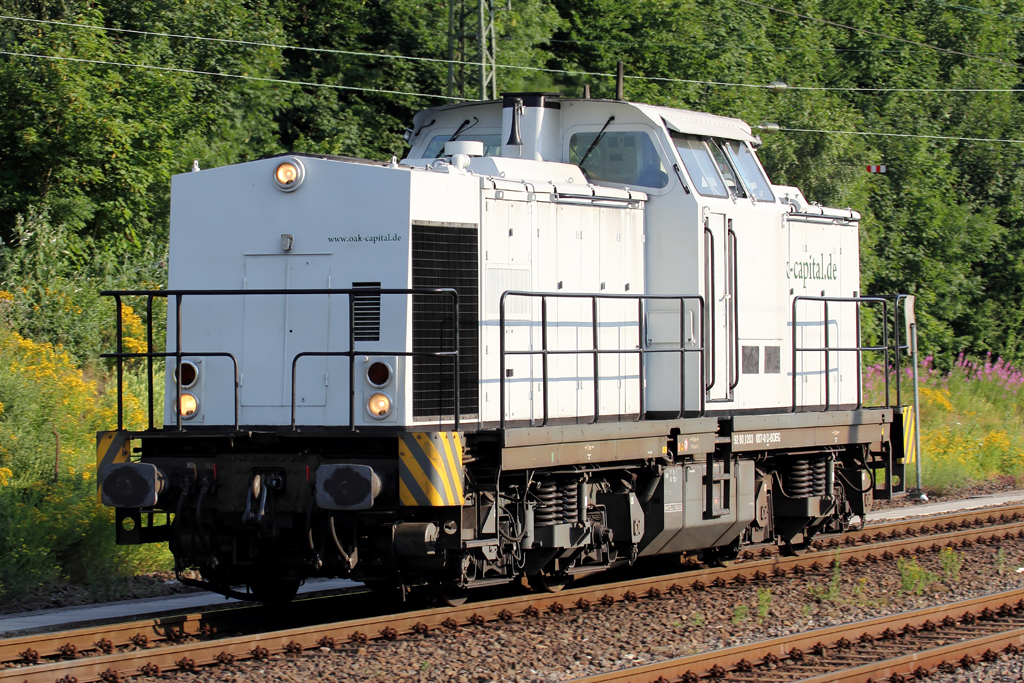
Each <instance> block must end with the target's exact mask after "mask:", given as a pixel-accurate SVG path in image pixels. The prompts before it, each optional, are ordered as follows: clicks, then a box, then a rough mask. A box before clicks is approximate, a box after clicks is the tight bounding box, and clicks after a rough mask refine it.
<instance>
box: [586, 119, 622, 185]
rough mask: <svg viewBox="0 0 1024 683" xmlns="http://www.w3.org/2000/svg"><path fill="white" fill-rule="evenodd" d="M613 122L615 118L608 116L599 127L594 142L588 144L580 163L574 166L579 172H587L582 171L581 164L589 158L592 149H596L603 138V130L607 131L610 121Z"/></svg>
mask: <svg viewBox="0 0 1024 683" xmlns="http://www.w3.org/2000/svg"><path fill="white" fill-rule="evenodd" d="M614 120H615V117H614V116H609V117H608V120H607V121H605V122H604V125H603V126H601V130H599V131H598V133H597V137H596V138H594V141H593V142H592V143H590V147H588V148H587V153H586V154H584V155H583V158H582V159H580V161H579V163H578V164H576V165H577V166H579V167H580V170H581V171H583V172H584V173H586V172H587V171H586V169H584V168H583V163H584V162H585V161H586V160H587V157H589V156H590V153H591V152H593V151H594V148H595V147H597V143H599V142H601V138H603V137H604V132H605V130H607V129H608V125H609V124H610V123H611V122H612V121H614Z"/></svg>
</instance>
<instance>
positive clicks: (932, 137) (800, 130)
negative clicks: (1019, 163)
mask: <svg viewBox="0 0 1024 683" xmlns="http://www.w3.org/2000/svg"><path fill="white" fill-rule="evenodd" d="M779 130H780V131H784V132H787V133H832V134H834V135H877V136H880V137H887V138H924V139H928V140H956V141H965V142H1007V143H1014V144H1021V145H1024V140H1014V139H1006V138H972V137H964V136H958V135H922V134H918V133H879V132H874V131H859V130H825V129H820V128H783V127H781V126H780V127H779Z"/></svg>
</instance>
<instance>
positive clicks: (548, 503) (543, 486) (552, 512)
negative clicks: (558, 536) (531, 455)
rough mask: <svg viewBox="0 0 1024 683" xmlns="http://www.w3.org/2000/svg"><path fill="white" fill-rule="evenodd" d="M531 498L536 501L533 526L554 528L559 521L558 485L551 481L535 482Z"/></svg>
mask: <svg viewBox="0 0 1024 683" xmlns="http://www.w3.org/2000/svg"><path fill="white" fill-rule="evenodd" d="M533 497H534V498H536V499H537V501H538V503H537V506H536V507H535V508H534V511H533V525H534V526H554V525H555V524H558V523H559V521H560V520H561V506H560V505H559V502H558V485H557V484H556V483H555V482H554V481H553V480H551V479H548V480H547V481H538V482H535V483H534V485H533Z"/></svg>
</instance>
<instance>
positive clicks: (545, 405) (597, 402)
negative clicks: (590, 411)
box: [499, 291, 706, 429]
mask: <svg viewBox="0 0 1024 683" xmlns="http://www.w3.org/2000/svg"><path fill="white" fill-rule="evenodd" d="M510 297H524V298H529V299H540V305H541V310H540V320H539V321H535V320H529V321H523V322H524V324H525V325H527V326H528V327H530V328H531V329H532V328H533V327H534V326H536V325H540V337H541V340H540V343H541V348H540V349H536V350H535V349H521V350H514V351H510V350H508V349H507V348H506V341H505V328H506V322H507V320H506V307H505V303H506V301H507V300H508V299H509V298H510ZM552 299H554V300H556V301H558V300H574V299H584V300H588V301H590V310H591V319H590V321H589V322H586V321H584V322H579V323H576V324H579V325H589V327H590V329H591V333H592V334H591V337H592V347H593V348H590V349H551V348H549V347H548V327H549V320H548V301H549V300H552ZM604 300H612V301H627V302H635V303H636V306H637V309H636V311H637V314H636V326H637V335H638V337H637V341H638V343H637V346H636V348H633V349H623V348H615V349H602V348H601V347H600V335H599V325H600V320H599V310H598V309H599V307H598V302H599V301H604ZM649 301H672V302H677V303H678V304H679V345H678V346H677V347H673V348H668V349H652V348H648V347H647V342H646V336H647V335H646V333H645V330H646V325H645V317H646V316H645V314H646V313H647V307H646V305H645V304H646V302H649ZM688 301H690V302H695V303H696V304H697V309H698V314H697V316H696V320H700V321H701V325H700V335H699V339H700V344H699V345H698V346H696V347H695V348H686V329H685V328H686V315H685V314H686V302H688ZM499 320H500V324H501V333H500V343H499V355H500V359H501V360H500V368H499V410H500V424H501V428H502V429H504V428H505V424H506V421H507V420H506V395H505V394H506V381H505V380H506V364H507V362H506V358H507V357H508V356H540V357H541V380H542V396H543V400H542V417H541V423H540V424H541V426H544V425H547V424H548V421H549V420H550V416H551V410H550V398H549V396H550V391H549V380H550V372H549V368H548V358H549V357H550V356H559V355H573V356H583V355H589V356H593V359H594V375H593V382H594V415H593V419H592V420H591V423H592V424H594V423H597V422H598V421H599V420H600V418H601V390H600V379H601V377H600V372H599V360H600V358H601V356H603V355H618V356H623V355H636V356H637V358H638V359H639V364H638V365H639V377H638V383H637V386H638V393H639V397H638V402H637V405H638V407H639V415H638V417H637V421H641V420H643V419H645V405H644V393H645V381H644V380H645V376H644V358H645V357H646V356H647V355H648V354H658V353H674V354H678V355H679V366H680V377H679V411H678V413H677V415H676V417H677V418H679V417H682V416H683V415H685V414H686V354H688V353H696V354H698V356H699V361H700V362H699V367H700V387H701V389H700V390H699V391H698V396H699V398H698V401H699V405H698V407H697V410H696V414H697V415H703V414H704V404H705V400H706V398H705V395H704V394H705V392H704V380H705V363H704V355H705V334H704V324H703V321H704V297H702V296H696V295H694V296H674V295H657V294H583V293H572V292H570V293H559V292H521V291H507V292H505V293H503V294H502V295H501V299H500V300H499ZM560 322H561V323H562V324H564V323H565V321H560ZM615 322H616V323H617V324H627V322H626V321H622V320H616V321H615ZM632 322H633V321H632V320H630V321H629V323H628V324H632ZM531 418H532V416H531ZM531 421H532V420H531Z"/></svg>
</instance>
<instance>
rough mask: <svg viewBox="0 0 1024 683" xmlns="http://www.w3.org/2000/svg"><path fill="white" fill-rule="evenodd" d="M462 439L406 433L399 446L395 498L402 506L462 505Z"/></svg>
mask: <svg viewBox="0 0 1024 683" xmlns="http://www.w3.org/2000/svg"><path fill="white" fill-rule="evenodd" d="M463 452H464V449H463V445H462V435H461V434H460V433H458V432H407V433H405V434H402V437H401V439H400V440H399V442H398V497H399V500H400V501H401V503H402V505H406V506H411V507H417V506H425V507H430V506H443V505H462V504H463V503H464V502H465V501H466V499H465V496H463V493H462V455H463Z"/></svg>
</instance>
